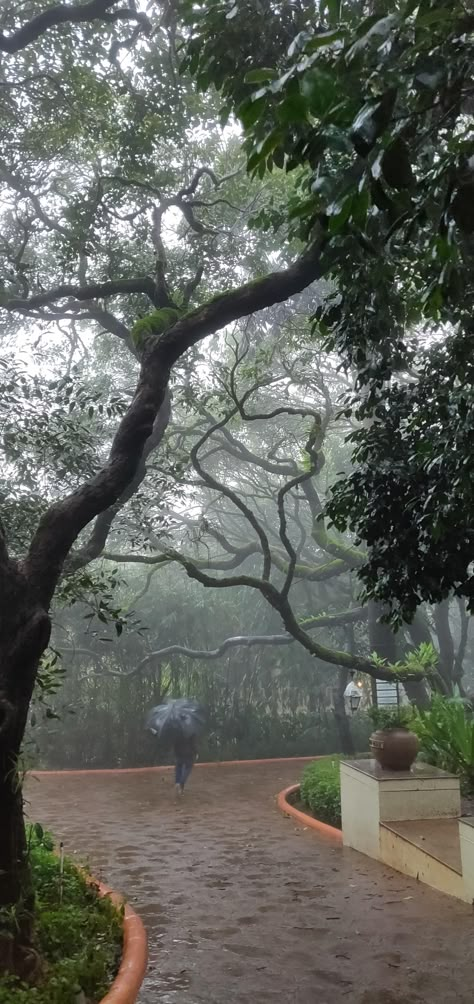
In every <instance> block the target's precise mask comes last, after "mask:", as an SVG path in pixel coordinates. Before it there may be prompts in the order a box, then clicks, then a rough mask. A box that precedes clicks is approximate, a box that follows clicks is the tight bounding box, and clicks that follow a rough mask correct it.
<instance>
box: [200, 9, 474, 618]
mask: <svg viewBox="0 0 474 1004" xmlns="http://www.w3.org/2000/svg"><path fill="white" fill-rule="evenodd" d="M283 6H284V10H285V12H286V19H285V16H284V17H283V20H282V24H281V25H280V23H279V13H280V11H279V10H276V9H274V8H273V7H272V6H271V5H269V6H267V7H266V8H265V9H263V8H262V6H261V5H260V4H258V5H257V4H255V5H254V4H253V3H244V4H240V3H235V4H231V3H228V4H226V3H221V2H216V3H211V4H209V5H206V6H205V8H204V7H200V8H199V7H198V8H196V6H195V5H193V7H190V8H189V13H188V16H189V20H190V22H191V25H192V37H191V39H190V41H189V44H188V47H187V54H186V57H185V65H186V66H189V67H190V68H191V69H193V70H194V71H195V72H196V73H197V79H198V81H199V83H200V85H201V86H202V87H208V86H209V85H210V84H211V83H212V84H213V85H214V86H215V87H216V88H217V89H218V90H219V92H220V93H222V95H223V98H224V101H225V108H226V110H229V109H232V110H233V111H234V112H235V113H236V114H237V116H238V117H239V119H240V121H241V123H242V126H243V129H244V133H245V142H244V147H245V151H246V155H247V167H248V170H249V171H250V173H251V174H254V175H257V176H258V177H261V178H264V177H265V176H266V174H267V172H269V171H270V172H271V171H273V170H274V169H275V168H284V169H285V170H286V171H294V173H295V176H296V181H295V186H294V192H293V194H292V196H291V198H290V199H289V200H285V201H284V202H281V201H280V202H277V201H275V200H274V199H271V200H270V201H269V203H268V205H267V206H266V207H265V208H264V209H263V210H262V211H261V212H260V214H259V216H258V220H257V222H258V223H259V225H260V226H262V227H263V228H264V229H271V228H273V229H276V230H279V231H280V232H281V229H282V228H283V227H285V226H286V227H288V228H289V229H290V233H294V234H297V235H298V236H299V237H301V238H303V239H304V240H308V239H310V238H311V235H313V234H314V233H315V232H319V233H321V231H322V233H323V234H324V239H323V243H322V246H321V257H320V262H321V271H322V274H324V275H326V276H328V277H331V278H333V279H334V281H335V284H336V288H335V291H334V297H333V298H332V301H329V303H328V302H326V303H324V304H323V305H321V307H320V308H319V309H318V310H317V311H315V314H314V331H315V336H318V335H319V336H320V337H321V338H322V339H323V340H324V342H325V344H326V345H328V346H330V347H331V348H334V349H336V350H337V351H338V352H340V353H341V355H342V357H343V359H345V360H346V361H347V363H348V364H349V365H350V366H351V367H353V369H355V371H356V373H357V393H356V395H355V398H354V399H353V400H352V401H350V400H349V401H348V402H347V408H348V409H349V408H352V409H353V411H354V414H355V415H356V417H357V418H358V419H359V420H361V421H363V422H364V428H363V429H362V430H359V431H358V433H357V437H356V443H357V448H356V451H355V453H354V460H355V463H356V470H355V472H354V473H353V474H352V475H350V476H349V478H348V479H347V481H346V482H345V483H344V484H341V485H338V487H337V489H336V490H335V493H334V496H333V498H332V500H331V502H330V505H329V507H328V511H329V514H330V515H331V517H332V519H333V520H334V522H335V523H336V525H337V526H338V527H339V528H342V527H347V526H348V527H350V528H351V529H353V530H354V531H355V532H356V533H357V535H358V536H359V537H360V538H361V539H362V540H365V541H366V542H367V548H368V560H367V562H366V564H365V565H364V566H363V567H362V569H361V570H360V573H359V574H360V575H361V577H362V579H363V581H364V582H365V584H366V587H367V591H368V594H369V595H373V596H375V597H377V598H378V599H380V600H381V601H383V602H384V603H389V604H390V605H391V606H392V616H393V619H395V621H397V620H398V619H399V618H400V617H401V616H407V617H412V616H413V613H414V611H415V609H416V608H417V606H418V605H419V604H420V603H421V602H422V601H423V600H424V599H429V600H432V601H438V600H439V599H441V598H442V597H445V596H447V595H448V594H449V592H450V591H454V592H455V593H456V594H457V595H459V596H463V597H465V598H466V599H467V602H468V604H469V606H470V608H471V607H472V603H473V593H472V559H473V549H472V545H473V541H472V531H471V526H470V524H471V522H472V519H471V513H472V505H471V502H472V496H471V492H470V487H469V485H468V483H467V480H468V479H467V478H466V471H467V470H469V467H470V465H471V462H472V446H471V443H472V436H471V435H470V432H471V426H470V423H471V421H472V419H471V415H472V376H471V369H472V334H473V333H472V317H471V315H472V292H473V288H472V248H473V246H472V232H473V228H474V218H473V215H472V205H473V194H474V173H473V163H474V162H473V160H472V158H473V153H474V151H473V131H472V112H473V79H472V73H471V66H472V51H473V27H474V22H473V18H472V13H470V11H469V10H467V9H466V7H465V5H464V4H463V3H460V2H459V3H458V2H455V3H453V4H450V5H449V7H447V6H446V5H444V4H442V3H440V2H438V0H422V2H420V3H416V2H413V0H406V2H402V3H397V4H388V3H383V2H381V3H374V4H370V3H368V4H364V3H362V4H353V3H344V2H343V3H341V4H339V3H337V4H324V3H321V4H320V5H316V6H315V7H314V8H312V9H308V8H306V7H305V6H303V5H301V6H298V5H292V6H291V12H290V8H286V7H285V5H283ZM264 20H265V28H266V30H265V34H266V37H267V40H268V44H267V47H266V49H265V50H264V51H262V52H260V51H259V48H258V45H257V38H259V35H260V33H259V31H258V30H257V26H258V25H259V24H260V25H262V24H263V21H264ZM267 26H268V33H267ZM290 35H291V36H292V37H291V40H290V38H289V36H290ZM222 37H225V38H227V39H228V40H229V44H228V46H227V55H226V62H225V63H224V64H223V63H222V61H220V60H219V59H218V57H217V38H219V40H221V38H222ZM440 336H441V337H442V338H443V340H444V347H443V348H442V349H440V348H439V346H438V345H437V344H436V342H437V341H438V340H439V337H440ZM420 342H421V344H420ZM433 343H435V344H433ZM447 360H449V365H448V368H446V361H447ZM435 416H436V417H435ZM429 426H431V431H430V432H429V429H428V427H429ZM387 446H388V448H387Z"/></svg>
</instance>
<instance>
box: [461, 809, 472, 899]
mask: <svg viewBox="0 0 474 1004" xmlns="http://www.w3.org/2000/svg"><path fill="white" fill-rule="evenodd" d="M459 843H460V846H461V865H462V877H463V884H464V899H465V900H466V903H473V904H474V816H463V817H462V818H461V819H460V820H459Z"/></svg>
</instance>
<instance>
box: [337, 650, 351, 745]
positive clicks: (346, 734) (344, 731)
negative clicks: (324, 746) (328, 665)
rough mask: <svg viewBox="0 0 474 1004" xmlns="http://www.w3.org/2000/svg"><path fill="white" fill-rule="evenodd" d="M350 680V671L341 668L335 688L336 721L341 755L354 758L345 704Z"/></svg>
mask: <svg viewBox="0 0 474 1004" xmlns="http://www.w3.org/2000/svg"><path fill="white" fill-rule="evenodd" d="M348 679H349V673H348V670H347V669H342V667H341V668H339V669H338V671H337V686H336V687H335V688H334V719H335V722H336V726H337V731H338V733H339V741H340V745H341V753H344V754H345V756H353V755H354V753H355V749H354V740H353V738H352V733H351V727H350V724H349V719H348V717H347V715H346V708H345V703H344V691H345V689H346V686H347V681H348Z"/></svg>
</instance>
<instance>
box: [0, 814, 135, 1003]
mask: <svg viewBox="0 0 474 1004" xmlns="http://www.w3.org/2000/svg"><path fill="white" fill-rule="evenodd" d="M29 839H30V855H31V865H32V871H33V878H34V883H35V889H36V914H35V919H36V932H37V949H38V951H39V953H40V955H41V957H42V959H43V961H44V964H45V971H44V977H43V981H42V982H41V984H39V985H38V986H35V987H31V986H25V985H24V984H22V983H20V982H19V980H18V979H16V978H15V977H12V976H2V977H0V1004H96V1002H97V1001H100V1000H101V998H102V997H104V996H105V994H106V993H107V991H108V990H109V988H110V984H111V982H112V981H113V979H114V977H115V975H116V973H117V970H118V967H119V964H120V958H121V954H122V937H123V911H119V910H117V909H116V908H115V907H114V906H113V904H112V903H111V902H110V900H109V899H108V898H105V899H100V898H99V895H98V891H97V888H96V887H95V886H91V885H90V884H89V883H88V882H87V881H86V878H85V876H84V875H82V874H81V873H80V872H78V871H77V868H76V867H75V866H74V864H73V863H72V862H70V861H68V860H67V859H66V861H65V863H64V875H63V882H62V901H61V892H60V875H59V859H58V858H57V856H56V855H55V854H53V843H52V840H51V839H50V837H49V836H48V835H47V834H43V831H42V829H41V827H39V826H36V827H32V829H31V832H30V837H29Z"/></svg>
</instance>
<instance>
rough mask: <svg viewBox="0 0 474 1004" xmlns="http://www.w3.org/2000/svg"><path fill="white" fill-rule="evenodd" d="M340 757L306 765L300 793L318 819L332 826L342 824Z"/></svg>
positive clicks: (315, 761)
mask: <svg viewBox="0 0 474 1004" xmlns="http://www.w3.org/2000/svg"><path fill="white" fill-rule="evenodd" d="M339 760H340V757H327V758H326V757H325V758H324V759H322V760H314V762H313V763H309V764H308V766H307V767H305V769H304V771H303V774H302V777H301V782H300V795H301V799H302V801H303V802H304V804H305V805H306V806H307V807H308V809H310V810H311V812H312V813H313V815H315V816H316V818H317V819H320V820H321V821H322V822H323V823H329V824H330V826H338V827H339V828H340V826H341V782H340V778H339Z"/></svg>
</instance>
